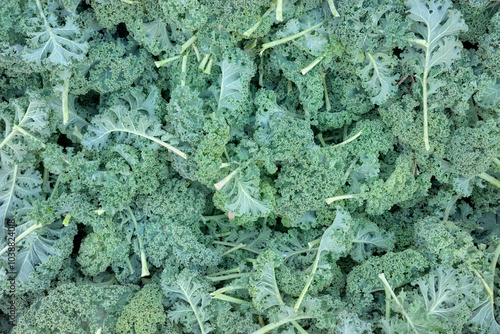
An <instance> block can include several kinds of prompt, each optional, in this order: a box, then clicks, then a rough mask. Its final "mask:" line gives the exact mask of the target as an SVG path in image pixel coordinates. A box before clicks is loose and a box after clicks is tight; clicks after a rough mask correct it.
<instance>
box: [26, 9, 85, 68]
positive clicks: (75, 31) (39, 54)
mask: <svg viewBox="0 0 500 334" xmlns="http://www.w3.org/2000/svg"><path fill="white" fill-rule="evenodd" d="M35 1H36V5H37V8H38V12H39V15H40V16H41V17H42V20H43V25H42V26H41V27H40V31H39V32H36V33H34V34H32V35H31V36H30V39H29V43H28V46H29V48H28V49H26V50H25V53H24V54H23V58H24V59H25V60H26V61H28V62H35V63H37V64H38V65H41V64H42V62H43V63H44V64H46V63H49V64H55V65H69V64H71V62H72V61H81V60H83V58H84V57H85V55H86V53H87V50H88V45H87V43H86V42H85V35H83V34H82V33H81V31H80V29H79V28H78V26H77V25H76V24H75V23H74V22H73V20H72V19H71V17H67V18H66V22H65V24H64V26H58V25H57V23H56V22H57V18H56V17H55V16H54V15H51V14H50V15H48V16H46V15H45V12H44V10H43V8H42V4H41V2H40V0H35Z"/></svg>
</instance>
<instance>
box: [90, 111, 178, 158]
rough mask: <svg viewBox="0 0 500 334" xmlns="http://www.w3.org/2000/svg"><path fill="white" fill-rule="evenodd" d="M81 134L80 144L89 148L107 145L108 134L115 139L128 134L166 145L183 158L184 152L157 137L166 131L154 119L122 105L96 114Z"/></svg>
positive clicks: (123, 137)
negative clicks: (82, 134) (86, 129)
mask: <svg viewBox="0 0 500 334" xmlns="http://www.w3.org/2000/svg"><path fill="white" fill-rule="evenodd" d="M92 124H93V125H92V126H89V128H88V132H87V133H86V134H85V135H84V136H83V140H82V144H83V146H85V147H88V148H90V149H102V148H105V147H107V146H108V143H109V137H110V135H112V134H114V135H115V136H117V139H119V140H120V139H121V140H123V139H126V138H127V137H128V136H130V135H132V136H138V137H142V138H145V139H148V140H150V141H153V142H155V143H157V144H159V145H161V146H164V147H166V148H167V149H169V150H170V151H172V152H174V153H175V154H178V155H180V156H181V157H183V158H184V159H185V158H186V155H185V153H183V152H182V151H180V150H178V149H176V148H175V147H173V146H171V145H170V144H167V143H165V142H164V141H162V140H160V139H158V138H157V137H161V136H164V135H165V134H166V133H165V131H163V130H162V129H161V125H160V124H159V123H158V122H157V121H156V120H154V119H151V118H147V117H144V116H142V115H140V114H138V113H137V112H131V111H129V110H127V109H126V108H125V107H123V106H115V107H112V108H111V109H109V110H108V112H107V113H104V114H101V115H99V116H96V117H95V118H94V119H93V121H92Z"/></svg>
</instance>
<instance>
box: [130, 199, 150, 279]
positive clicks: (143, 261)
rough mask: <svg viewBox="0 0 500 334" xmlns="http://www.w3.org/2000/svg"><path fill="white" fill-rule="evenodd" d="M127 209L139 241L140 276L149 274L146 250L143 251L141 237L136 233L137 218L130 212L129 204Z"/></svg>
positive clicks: (137, 228)
mask: <svg viewBox="0 0 500 334" xmlns="http://www.w3.org/2000/svg"><path fill="white" fill-rule="evenodd" d="M127 211H128V214H129V215H130V218H131V219H132V222H133V223H134V227H135V231H136V236H137V241H138V242H139V249H140V252H141V270H142V271H141V277H145V276H150V275H151V274H150V273H149V269H148V262H147V260H146V252H145V251H144V247H143V245H142V238H141V237H140V236H139V234H138V233H137V231H138V230H139V227H138V226H137V220H136V219H135V216H134V213H133V212H132V209H130V206H128V207H127Z"/></svg>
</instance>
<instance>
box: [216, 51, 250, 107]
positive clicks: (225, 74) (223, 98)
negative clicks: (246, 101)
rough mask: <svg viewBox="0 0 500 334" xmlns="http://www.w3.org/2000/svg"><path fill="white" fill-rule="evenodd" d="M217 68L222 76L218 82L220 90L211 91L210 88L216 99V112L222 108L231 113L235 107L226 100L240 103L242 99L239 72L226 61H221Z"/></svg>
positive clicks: (233, 65)
mask: <svg viewBox="0 0 500 334" xmlns="http://www.w3.org/2000/svg"><path fill="white" fill-rule="evenodd" d="M219 66H220V68H221V70H222V76H221V78H220V82H219V84H220V90H217V89H213V87H212V93H213V94H214V96H215V98H216V99H217V111H219V110H221V109H222V108H226V109H228V110H231V111H232V110H234V109H236V106H235V105H234V104H233V103H231V101H229V100H228V99H229V98H231V99H232V100H235V101H241V99H242V98H243V94H242V93H241V89H242V85H241V81H240V75H241V70H240V69H239V67H238V66H237V65H236V64H235V63H232V62H229V61H228V60H227V59H223V60H222V61H221V62H220V63H219Z"/></svg>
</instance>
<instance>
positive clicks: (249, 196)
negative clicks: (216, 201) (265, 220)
mask: <svg viewBox="0 0 500 334" xmlns="http://www.w3.org/2000/svg"><path fill="white" fill-rule="evenodd" d="M225 197H226V198H227V200H228V201H229V203H230V204H228V205H226V210H228V212H231V213H234V214H235V215H236V216H241V215H244V214H249V215H252V216H259V215H264V214H266V213H267V212H269V207H268V206H267V205H266V203H264V202H262V201H261V200H259V199H258V198H260V194H259V180H258V179H250V180H248V181H244V180H243V179H242V178H241V177H240V176H236V177H234V182H232V187H231V189H230V190H229V192H228V193H226V194H225Z"/></svg>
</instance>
